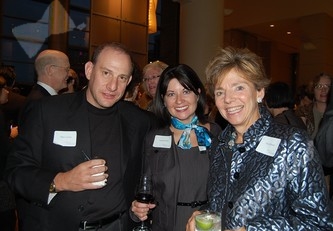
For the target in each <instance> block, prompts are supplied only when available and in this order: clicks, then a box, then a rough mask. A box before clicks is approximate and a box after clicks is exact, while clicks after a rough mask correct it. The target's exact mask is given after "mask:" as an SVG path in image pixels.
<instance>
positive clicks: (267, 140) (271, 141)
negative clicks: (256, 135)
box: [256, 136, 281, 156]
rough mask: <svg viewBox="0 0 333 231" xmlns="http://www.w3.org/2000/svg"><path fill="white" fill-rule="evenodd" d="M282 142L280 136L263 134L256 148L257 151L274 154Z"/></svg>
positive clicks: (269, 154) (268, 154)
mask: <svg viewBox="0 0 333 231" xmlns="http://www.w3.org/2000/svg"><path fill="white" fill-rule="evenodd" d="M280 142H281V139H279V138H274V137H269V136H263V137H262V140H261V141H260V143H259V145H258V147H257V148H256V151H257V152H260V153H262V154H264V155H267V156H274V155H275V153H276V150H277V149H278V147H279V144H280Z"/></svg>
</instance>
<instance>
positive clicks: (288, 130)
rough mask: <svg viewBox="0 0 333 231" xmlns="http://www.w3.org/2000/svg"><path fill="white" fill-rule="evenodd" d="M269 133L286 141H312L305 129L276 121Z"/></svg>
mask: <svg viewBox="0 0 333 231" xmlns="http://www.w3.org/2000/svg"><path fill="white" fill-rule="evenodd" d="M269 131H270V132H269V133H271V134H272V135H273V136H274V137H276V138H279V139H282V140H286V141H292V140H294V139H297V140H299V141H305V140H307V139H311V138H310V136H309V134H308V133H307V131H306V130H305V129H302V128H299V127H295V126H292V125H290V124H282V123H277V122H275V121H273V122H272V123H271V126H270V130H269Z"/></svg>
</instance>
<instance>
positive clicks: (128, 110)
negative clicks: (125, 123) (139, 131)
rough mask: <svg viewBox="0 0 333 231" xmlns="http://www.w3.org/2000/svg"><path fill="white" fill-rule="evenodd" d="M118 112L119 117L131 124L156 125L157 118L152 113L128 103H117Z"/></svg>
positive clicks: (123, 101)
mask: <svg viewBox="0 0 333 231" xmlns="http://www.w3.org/2000/svg"><path fill="white" fill-rule="evenodd" d="M118 107H119V112H120V114H121V116H122V117H123V118H125V119H128V120H130V121H133V122H138V123H141V122H145V121H146V122H148V121H150V122H152V121H153V122H154V123H156V121H157V118H156V116H155V114H154V113H152V112H150V111H147V110H144V109H142V108H140V107H138V106H137V105H135V104H133V103H132V102H128V101H125V100H122V101H119V102H118Z"/></svg>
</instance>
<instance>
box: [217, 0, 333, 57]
mask: <svg viewBox="0 0 333 231" xmlns="http://www.w3.org/2000/svg"><path fill="white" fill-rule="evenodd" d="M224 9H225V12H224V13H225V17H224V28H225V30H230V29H239V30H242V31H246V32H249V33H251V34H254V35H256V36H257V37H259V38H260V39H262V40H267V41H274V42H277V43H278V44H280V45H281V46H283V47H284V49H285V50H286V51H287V52H290V53H294V52H299V50H300V47H301V46H311V41H307V38H306V36H304V32H303V31H302V27H301V24H300V19H301V18H302V17H304V16H310V15H316V14H324V15H325V16H327V17H330V18H331V19H332V22H333V0H316V1H314V0H276V1H267V0H224ZM271 24H274V25H275V26H274V27H273V28H271V27H270V25H271ZM332 25H333V24H332ZM288 31H290V32H291V34H289V35H288V34H287V32H288ZM331 31H332V32H333V28H331Z"/></svg>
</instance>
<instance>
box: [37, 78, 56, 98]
mask: <svg viewBox="0 0 333 231" xmlns="http://www.w3.org/2000/svg"><path fill="white" fill-rule="evenodd" d="M37 84H38V85H40V86H42V87H43V88H45V90H47V91H48V93H50V95H58V92H56V90H54V89H53V88H52V87H50V86H49V85H47V84H45V83H42V82H40V81H38V82H37Z"/></svg>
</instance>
